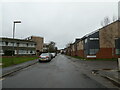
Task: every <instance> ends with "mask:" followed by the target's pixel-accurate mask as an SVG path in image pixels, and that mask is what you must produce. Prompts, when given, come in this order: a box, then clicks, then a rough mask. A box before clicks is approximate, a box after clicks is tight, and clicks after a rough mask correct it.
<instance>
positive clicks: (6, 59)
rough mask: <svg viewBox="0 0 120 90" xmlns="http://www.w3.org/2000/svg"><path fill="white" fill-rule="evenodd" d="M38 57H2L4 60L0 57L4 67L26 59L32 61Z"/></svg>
mask: <svg viewBox="0 0 120 90" xmlns="http://www.w3.org/2000/svg"><path fill="white" fill-rule="evenodd" d="M35 59H38V57H37V56H34V57H31V56H30V57H28V56H26V57H2V60H1V59H0V62H1V61H2V64H3V66H2V67H8V66H11V65H16V64H20V63H23V62H26V61H31V60H35Z"/></svg>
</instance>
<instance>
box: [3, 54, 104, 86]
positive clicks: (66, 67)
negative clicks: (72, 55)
mask: <svg viewBox="0 0 120 90" xmlns="http://www.w3.org/2000/svg"><path fill="white" fill-rule="evenodd" d="M82 70H84V69H82ZM82 70H81V69H79V68H76V67H75V66H74V65H73V64H72V63H71V60H69V59H68V58H67V57H66V56H64V55H58V56H57V57H55V58H54V59H53V60H52V61H51V62H45V63H37V64H35V65H33V66H30V67H28V68H26V69H23V70H22V71H20V72H17V73H14V74H13V75H11V76H9V77H5V79H4V80H3V81H2V82H3V88H105V86H103V85H102V84H100V83H98V82H97V81H96V80H94V79H92V78H90V77H89V75H87V74H85V73H84V72H82Z"/></svg>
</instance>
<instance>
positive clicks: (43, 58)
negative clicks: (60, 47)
mask: <svg viewBox="0 0 120 90" xmlns="http://www.w3.org/2000/svg"><path fill="white" fill-rule="evenodd" d="M51 59H52V55H51V54H50V53H42V54H41V55H40V56H39V62H40V61H51Z"/></svg>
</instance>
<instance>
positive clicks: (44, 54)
mask: <svg viewBox="0 0 120 90" xmlns="http://www.w3.org/2000/svg"><path fill="white" fill-rule="evenodd" d="M40 56H49V54H48V53H42V54H41V55H40Z"/></svg>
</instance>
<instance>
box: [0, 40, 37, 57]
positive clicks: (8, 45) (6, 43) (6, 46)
mask: <svg viewBox="0 0 120 90" xmlns="http://www.w3.org/2000/svg"><path fill="white" fill-rule="evenodd" d="M13 43H14V49H13ZM0 47H1V48H0V54H1V55H6V56H8V55H12V53H13V52H12V51H13V50H14V55H35V53H36V51H35V49H36V48H35V47H36V43H35V42H33V41H28V40H23V39H12V38H0Z"/></svg>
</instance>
